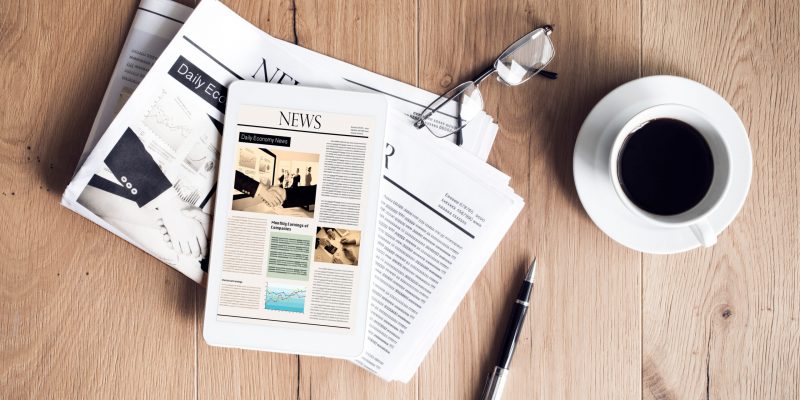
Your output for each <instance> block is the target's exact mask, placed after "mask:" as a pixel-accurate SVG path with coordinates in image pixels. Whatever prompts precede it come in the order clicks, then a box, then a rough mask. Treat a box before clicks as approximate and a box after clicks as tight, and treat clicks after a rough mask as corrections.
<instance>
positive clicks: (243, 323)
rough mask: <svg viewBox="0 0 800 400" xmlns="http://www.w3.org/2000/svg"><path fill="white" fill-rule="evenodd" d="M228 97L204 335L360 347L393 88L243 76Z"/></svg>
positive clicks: (344, 352) (281, 348)
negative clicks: (363, 89)
mask: <svg viewBox="0 0 800 400" xmlns="http://www.w3.org/2000/svg"><path fill="white" fill-rule="evenodd" d="M226 103H227V104H226V116H225V126H224V131H223V138H222V147H221V154H220V161H219V166H218V181H217V190H216V196H215V197H216V200H215V201H216V205H215V215H214V221H213V223H214V225H213V231H212V241H211V252H210V258H209V271H208V272H209V273H208V276H209V279H208V293H207V295H206V308H205V320H204V323H203V337H204V339H205V340H206V342H207V343H208V344H210V345H213V346H223V347H238V348H246V349H255V350H265V351H274V352H282V353H292V354H305V355H317V356H326V357H334V358H347V359H350V358H355V357H357V356H359V355H360V354H361V353H362V351H363V348H364V339H365V337H366V328H367V311H368V306H369V297H370V296H369V295H370V285H371V282H370V281H371V274H372V263H373V249H374V242H375V228H376V226H375V224H376V219H377V218H376V217H377V212H378V200H379V199H378V189H379V185H380V180H381V165H382V161H383V147H384V135H385V131H386V112H387V101H386V99H385V97H384V96H383V95H379V94H371V93H355V92H346V91H339V90H330V89H316V88H308V87H300V86H290V85H278V84H269V83H260V82H249V81H240V82H235V83H233V84H232V85H231V86H230V88H229V91H228V93H227V100H226ZM190 153H191V152H190ZM188 158H189V159H191V154H189V155H188ZM198 165H201V164H198Z"/></svg>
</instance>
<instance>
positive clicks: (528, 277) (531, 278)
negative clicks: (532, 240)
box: [525, 257, 538, 283]
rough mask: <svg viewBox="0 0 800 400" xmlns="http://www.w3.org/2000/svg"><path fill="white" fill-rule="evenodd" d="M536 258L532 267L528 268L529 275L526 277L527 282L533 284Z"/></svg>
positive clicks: (532, 262)
mask: <svg viewBox="0 0 800 400" xmlns="http://www.w3.org/2000/svg"><path fill="white" fill-rule="evenodd" d="M537 264H538V263H537V262H536V257H533V261H531V266H530V267H529V268H528V274H527V275H526V276H525V280H526V281H528V282H530V283H533V276H534V275H535V274H536V265H537Z"/></svg>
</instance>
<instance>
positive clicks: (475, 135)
mask: <svg viewBox="0 0 800 400" xmlns="http://www.w3.org/2000/svg"><path fill="white" fill-rule="evenodd" d="M167 3H169V4H171V3H170V2H167V1H164V0H145V1H143V2H142V3H141V7H140V9H139V12H137V16H136V20H135V22H134V25H133V27H132V32H131V33H130V34H129V37H128V40H127V41H126V45H125V48H124V49H123V54H122V55H121V56H120V61H119V62H118V67H121V66H122V67H123V68H124V66H126V65H128V64H129V63H128V62H124V61H123V59H124V58H131V59H133V62H134V63H137V62H138V63H140V64H141V65H138V69H139V70H140V71H143V70H146V69H149V72H148V73H147V75H146V76H145V77H144V79H141V82H140V83H139V84H138V87H137V88H136V89H135V90H134V91H132V94H130V97H129V98H128V99H127V102H126V103H125V105H124V106H122V107H121V109H120V110H119V113H118V114H117V115H116V117H115V118H113V120H112V121H111V122H110V123H108V126H107V128H105V126H104V125H105V124H106V123H107V122H106V123H104V122H103V120H102V119H101V117H102V116H104V115H107V112H108V111H107V110H106V108H107V107H110V105H109V104H110V103H111V101H109V99H108V97H115V96H116V97H117V98H119V95H118V94H116V93H115V90H112V87H113V85H114V81H113V79H115V77H117V76H118V73H117V71H115V73H114V76H112V83H111V84H110V85H109V91H108V92H107V93H106V99H104V101H103V106H102V107H103V109H101V111H100V113H99V115H98V120H97V121H96V124H95V128H97V129H96V131H97V132H98V133H97V134H96V135H95V134H94V133H93V135H92V137H90V141H89V143H87V151H88V152H89V154H88V156H86V158H85V161H84V162H83V164H82V165H81V166H80V167H79V169H78V171H77V172H76V174H75V176H74V178H73V180H72V182H71V183H70V184H69V186H68V187H67V189H66V191H65V193H64V196H63V198H62V204H63V205H65V206H66V207H68V208H70V209H72V210H74V211H75V212H77V213H79V214H81V215H83V216H85V217H86V218H88V219H90V220H92V221H94V222H95V223H97V224H99V225H100V226H102V227H104V228H106V229H108V230H109V231H111V232H113V233H114V234H116V235H118V236H120V237H122V238H123V239H125V240H127V241H129V242H131V243H132V244H134V245H136V246H137V247H139V248H141V249H143V250H144V251H146V252H148V253H150V254H152V255H153V256H155V257H158V258H159V259H160V260H162V261H164V262H165V263H167V264H169V265H170V266H172V267H173V268H175V269H177V270H179V271H181V272H182V273H184V274H185V275H187V276H188V277H190V278H192V279H194V280H195V281H197V282H202V281H203V279H204V275H205V273H204V269H203V268H204V264H205V263H204V261H205V259H206V256H207V249H208V232H209V219H210V214H211V212H212V207H213V204H214V194H215V190H216V177H217V162H218V159H219V143H220V138H221V132H222V123H223V122H224V111H225V101H226V96H227V89H226V88H227V86H228V85H230V83H232V82H234V81H236V80H243V79H246V80H257V81H265V82H272V83H280V84H288V85H306V86H314V87H328V88H334V89H347V90H351V91H365V92H378V93H383V94H385V95H387V97H388V98H389V101H390V102H389V109H390V111H389V113H388V115H387V121H388V122H387V139H386V146H385V149H386V154H385V163H384V165H383V171H382V179H381V194H380V196H379V197H380V199H379V205H378V207H379V214H378V227H377V236H376V241H375V261H374V265H373V268H374V272H373V287H372V292H371V296H370V297H371V308H370V315H369V326H368V332H367V341H366V350H365V352H364V353H363V354H362V356H360V357H359V358H358V359H355V360H353V361H354V362H355V363H357V364H358V365H360V366H362V367H363V368H365V369H367V370H369V371H371V372H373V373H375V374H377V375H378V376H380V377H381V378H383V379H385V380H400V381H403V382H407V381H408V380H410V379H411V377H412V376H413V375H414V373H415V371H416V370H417V368H418V367H419V365H420V363H421V362H422V360H423V359H424V357H425V355H426V354H427V353H428V351H429V349H430V347H431V346H432V345H433V343H434V341H435V340H436V338H437V337H438V335H439V333H440V332H441V330H442V329H443V328H444V326H445V325H446V324H447V322H448V320H449V318H450V316H451V315H452V314H453V312H454V311H455V309H456V308H457V306H458V304H459V303H460V301H461V300H462V299H463V297H464V295H465V294H466V292H467V290H469V288H470V286H471V285H472V283H473V282H474V280H475V278H476V277H477V276H478V274H479V273H480V271H481V269H482V268H483V266H484V265H485V264H486V262H487V261H488V259H489V257H490V256H491V254H492V253H493V251H494V249H495V248H496V247H497V245H498V244H499V242H500V240H501V239H502V237H503V236H504V235H505V233H506V232H507V230H508V229H509V228H510V226H511V224H512V223H513V221H514V219H515V218H516V216H517V215H518V214H519V212H520V210H521V208H522V206H523V200H522V199H521V198H520V197H519V196H517V195H516V194H514V192H513V190H512V189H511V188H510V187H509V186H508V182H509V177H508V176H506V175H505V174H503V173H502V172H500V171H498V170H496V169H494V168H493V167H491V166H489V165H488V164H486V163H485V162H484V161H483V160H485V158H486V157H487V156H488V153H489V150H490V149H491V144H492V142H493V141H494V137H495V134H496V132H497V125H496V124H495V123H493V122H492V120H491V118H490V117H489V116H488V115H486V114H482V115H481V116H480V117H479V118H478V119H477V120H475V121H473V122H471V123H470V124H469V125H468V126H467V128H466V129H465V130H464V132H463V138H464V144H463V146H461V147H458V146H455V145H453V144H451V143H448V142H447V140H445V139H436V138H435V137H434V136H433V135H430V133H427V131H426V130H418V129H416V128H414V126H413V123H412V122H413V120H414V118H415V117H416V116H417V115H419V113H420V112H421V111H422V110H423V109H424V105H425V104H429V103H430V102H431V101H432V100H434V99H435V98H436V97H437V96H436V95H435V94H432V93H429V92H426V91H424V90H421V89H419V88H416V87H413V86H410V85H407V84H404V83H401V82H398V81H395V80H392V79H389V78H386V77H383V76H380V75H377V74H374V73H372V72H369V71H366V70H364V69H361V68H358V67H355V66H352V65H349V64H347V63H344V62H341V61H338V60H335V59H332V58H330V57H327V56H324V55H321V54H318V53H315V52H312V51H309V50H307V49H304V48H302V47H299V46H296V45H293V44H291V43H287V42H284V41H281V40H278V39H275V38H273V37H271V36H269V35H267V34H266V33H264V32H263V31H261V30H259V29H258V28H256V27H255V26H253V25H251V24H250V23H248V22H247V21H245V20H244V19H242V18H241V17H239V16H238V15H236V14H235V13H234V12H233V11H231V10H230V9H228V8H227V7H225V6H224V5H223V4H221V3H219V2H216V1H210V0H205V1H202V2H201V3H200V5H198V7H197V8H196V10H195V11H194V12H192V13H191V16H189V18H188V19H187V20H186V23H185V24H184V25H183V26H182V27H180V28H179V29H178V30H177V33H174V39H172V40H171V41H170V42H169V44H168V45H166V47H165V48H163V47H162V48H163V52H161V51H160V49H159V48H158V47H159V46H158V45H157V43H156V41H150V42H148V45H150V46H151V48H150V49H149V50H143V51H137V50H136V46H137V44H141V43H143V42H140V41H137V40H132V37H133V36H134V31H147V32H158V35H160V36H159V37H162V38H163V37H165V36H170V32H175V29H174V28H175V27H176V25H178V22H177V21H180V20H181V18H178V17H174V16H170V15H168V14H166V11H162V12H148V11H143V10H151V9H154V8H156V7H161V8H159V9H160V10H168V9H170V7H172V5H170V6H164V4H167ZM142 13H147V14H148V15H149V14H153V16H156V17H157V16H159V14H160V15H161V18H160V19H149V18H148V20H147V21H146V22H147V26H144V25H142V24H140V23H137V21H138V22H142V21H143V20H144V18H142V17H143V15H144V14H142ZM209 26H215V27H216V28H215V29H213V30H210V29H208V27H209ZM140 33H141V32H140ZM138 35H139V34H137V36H138ZM158 35H156V36H158ZM141 52H145V53H148V54H149V55H151V56H154V57H155V56H157V55H158V53H160V57H158V58H157V60H155V62H153V63H152V65H150V64H147V63H142V62H141V61H137V60H140V59H141V58H142V57H141V55H139V53H141ZM131 54H133V55H134V56H135V57H134V56H131ZM148 60H150V61H152V58H150V57H148ZM128 83H131V82H128ZM131 89H132V88H131ZM125 96H127V94H126V95H125ZM118 103H119V102H118ZM447 112H448V110H443V112H441V113H437V114H436V116H435V117H434V118H436V121H434V123H433V125H438V126H442V127H444V128H445V129H446V127H448V126H451V125H452V124H454V123H456V121H454V120H453V119H452V117H449V116H448V115H447ZM104 128H105V129H104ZM94 130H95V129H93V131H94ZM97 135H100V136H99V139H94V138H96V136H97ZM95 140H96V144H94V145H93V143H92V142H94V141H95ZM292 179H294V178H292ZM289 208H291V207H289ZM292 212H293V211H292V210H291V209H287V210H286V213H292ZM264 257H268V254H265V255H264ZM265 262H266V261H265ZM253 273H256V274H259V273H265V272H264V271H263V270H255V271H253ZM262 296H263V294H262ZM260 300H263V299H260ZM260 304H262V305H263V304H265V303H264V301H260Z"/></svg>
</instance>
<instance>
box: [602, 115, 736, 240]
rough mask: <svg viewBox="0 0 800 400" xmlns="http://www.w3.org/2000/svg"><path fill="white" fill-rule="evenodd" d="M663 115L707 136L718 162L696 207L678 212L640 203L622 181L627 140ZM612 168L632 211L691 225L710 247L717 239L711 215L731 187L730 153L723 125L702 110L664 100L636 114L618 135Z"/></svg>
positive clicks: (672, 224) (655, 220) (664, 223)
mask: <svg viewBox="0 0 800 400" xmlns="http://www.w3.org/2000/svg"><path fill="white" fill-rule="evenodd" d="M659 118H671V119H676V120H679V121H682V122H684V123H687V124H689V125H691V126H692V127H693V128H694V129H696V130H697V131H698V132H699V133H700V134H701V135H703V138H705V140H706V142H707V143H708V146H709V148H710V149H711V155H712V157H713V162H714V176H713V178H712V180H711V186H710V187H709V189H708V191H707V192H706V194H705V196H704V197H703V198H702V199H701V200H700V202H699V203H697V204H696V205H695V206H694V207H692V208H690V209H689V210H687V211H684V212H682V213H680V214H675V215H656V214H653V213H649V212H647V211H645V210H643V209H641V208H639V207H637V206H636V205H635V204H633V202H632V201H631V200H630V199H629V198H628V196H627V195H626V194H625V192H624V191H623V190H622V185H621V184H620V181H619V174H618V171H619V168H618V163H619V156H620V152H621V150H622V147H623V145H624V144H625V140H626V139H627V138H628V136H630V135H631V134H632V133H634V132H635V131H636V130H638V129H639V128H641V127H642V126H643V125H645V124H646V123H648V122H650V121H652V120H654V119H659ZM609 171H610V173H611V182H612V183H613V185H614V190H615V191H616V192H617V196H618V197H619V199H620V200H621V201H622V202H623V203H624V204H625V206H627V207H628V209H630V210H631V212H633V213H634V214H635V215H637V216H639V217H640V218H642V219H643V220H644V221H646V222H647V223H651V224H654V225H657V226H661V227H664V228H678V227H685V226H688V227H690V228H691V231H692V232H693V233H694V235H695V236H696V237H697V239H698V240H699V241H700V243H702V244H703V245H704V246H706V247H710V246H713V245H714V244H715V243H716V242H717V234H716V232H714V229H713V228H712V227H711V224H710V223H709V222H708V215H709V214H710V213H711V212H712V211H714V209H715V208H717V206H718V205H719V204H720V202H721V201H722V199H723V198H724V197H725V194H726V192H727V190H728V185H729V183H730V180H731V168H730V153H729V150H728V146H727V144H726V142H725V138H724V136H723V135H721V134H720V131H719V129H717V127H716V126H715V125H714V124H713V123H712V122H711V120H710V119H709V118H707V117H706V116H705V115H704V114H703V113H702V112H700V111H699V110H697V109H695V108H692V107H688V106H684V105H680V104H661V105H657V106H653V107H650V108H647V109H645V110H644V111H641V112H639V113H638V114H636V115H634V116H633V117H632V118H631V119H629V120H628V122H626V123H625V125H624V126H623V127H622V129H620V130H619V132H618V133H617V137H616V138H615V139H614V144H613V145H612V146H611V153H610V154H609Z"/></svg>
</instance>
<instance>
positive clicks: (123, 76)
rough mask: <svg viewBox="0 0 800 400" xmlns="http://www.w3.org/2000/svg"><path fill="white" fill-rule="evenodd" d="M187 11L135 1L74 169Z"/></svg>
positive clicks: (162, 0)
mask: <svg viewBox="0 0 800 400" xmlns="http://www.w3.org/2000/svg"><path fill="white" fill-rule="evenodd" d="M191 13H192V8H190V7H187V6H185V5H183V4H180V3H176V2H174V1H171V0H142V1H141V2H140V3H139V7H138V8H137V9H136V14H135V15H134V16H133V23H131V29H130V31H128V37H126V38H125V44H124V45H123V46H122V51H121V52H120V54H119V58H118V59H117V64H116V65H115V66H114V72H113V73H112V74H111V79H110V80H109V82H108V87H107V88H106V93H105V95H103V101H102V102H101V103H100V110H98V112H97V116H96V117H95V119H94V123H93V124H92V129H91V130H90V131H89V137H88V138H87V139H86V145H85V146H84V148H83V154H81V158H80V161H78V167H77V168H76V172H77V169H78V168H80V166H81V165H82V164H83V161H84V160H85V159H86V157H87V156H88V155H89V153H90V152H91V151H92V149H93V148H94V146H95V145H96V144H97V141H98V140H100V135H102V134H103V133H104V132H105V131H106V129H108V125H109V124H111V120H112V119H113V118H114V116H116V115H117V113H118V112H119V110H120V109H121V108H122V106H123V105H125V102H126V101H127V100H128V98H130V97H131V94H133V91H134V89H136V87H137V86H139V83H141V81H142V79H143V78H144V76H145V75H146V74H147V72H148V71H150V67H151V66H152V65H153V63H154V62H155V61H156V59H158V56H160V55H161V52H163V51H164V49H165V48H166V47H167V45H168V44H169V42H170V41H171V40H172V38H173V37H175V34H176V33H177V32H178V29H180V27H181V25H183V23H184V22H185V21H186V18H189V15H190V14H191Z"/></svg>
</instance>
